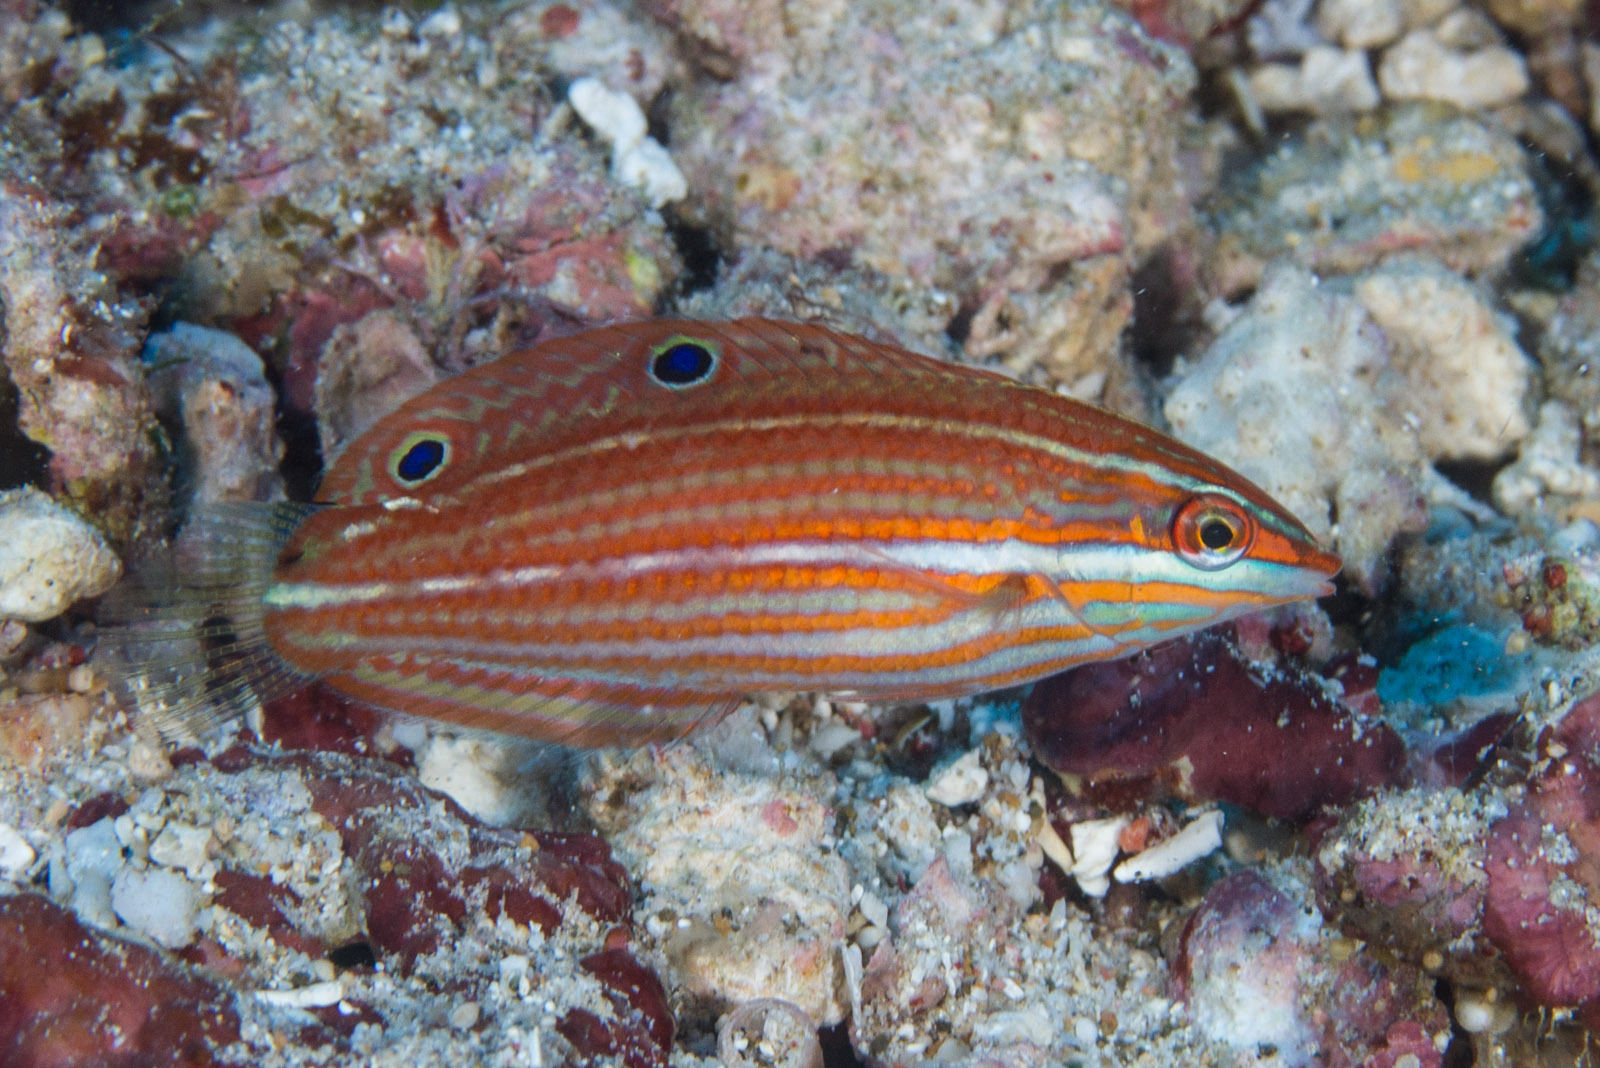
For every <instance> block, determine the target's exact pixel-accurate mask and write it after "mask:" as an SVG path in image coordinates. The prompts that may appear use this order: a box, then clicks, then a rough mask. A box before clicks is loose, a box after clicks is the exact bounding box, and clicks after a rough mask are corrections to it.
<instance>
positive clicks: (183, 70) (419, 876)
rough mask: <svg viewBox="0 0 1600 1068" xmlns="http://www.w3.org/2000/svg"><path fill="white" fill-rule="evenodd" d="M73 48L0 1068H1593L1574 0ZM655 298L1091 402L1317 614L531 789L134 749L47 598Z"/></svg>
mask: <svg viewBox="0 0 1600 1068" xmlns="http://www.w3.org/2000/svg"><path fill="white" fill-rule="evenodd" d="M102 6H103V5H91V4H81V3H78V4H67V3H62V4H56V3H50V2H46V0H0V1063H4V1064H7V1065H12V1064H15V1065H19V1066H27V1065H60V1064H69V1063H104V1064H109V1065H120V1064H127V1065H133V1064H153V1063H179V1064H196V1065H198V1064H214V1063H220V1064H228V1063H233V1064H252V1065H263V1066H268V1068H277V1066H282V1068H303V1066H310V1065H343V1064H355V1063H362V1064H365V1063H377V1064H391V1063H392V1064H480V1063H481V1064H486V1065H527V1064H545V1065H550V1064H562V1065H569V1064H570V1065H597V1066H598V1065H607V1066H609V1065H626V1066H629V1068H639V1066H649V1068H654V1066H657V1065H668V1064H670V1065H673V1066H675V1068H709V1066H710V1065H712V1064H717V1063H722V1064H726V1065H732V1064H741V1065H743V1064H761V1065H768V1066H774V1068H775V1066H778V1065H784V1066H789V1068H798V1066H799V1065H802V1064H804V1065H807V1066H808V1068H812V1066H814V1065H815V1064H816V1063H817V1058H818V1057H821V1058H822V1060H823V1061H824V1062H825V1063H826V1064H827V1065H828V1066H829V1068H845V1066H848V1065H850V1064H851V1063H855V1064H865V1065H869V1066H871V1068H888V1066H901V1065H904V1066H907V1068H910V1066H919V1068H920V1066H922V1065H928V1064H936V1065H946V1066H957V1068H960V1066H969V1068H979V1066H985V1068H987V1066H991V1065H993V1066H998V1065H1004V1066H1007V1068H1012V1066H1032V1065H1039V1066H1044V1065H1058V1064H1079V1065H1083V1066H1085V1068H1090V1066H1112V1065H1116V1066H1122V1065H1145V1064H1162V1065H1167V1064H1185V1065H1195V1066H1198V1068H1207V1066H1223V1065H1228V1066H1232V1065H1237V1064H1241V1063H1244V1064H1257V1065H1282V1066H1288V1065H1306V1066H1312V1065H1316V1066H1327V1068H1342V1066H1346V1065H1349V1066H1356V1065H1360V1066H1363V1068H1426V1066H1441V1068H1443V1066H1446V1065H1448V1066H1450V1068H1466V1066H1468V1065H1471V1066H1474V1068H1490V1066H1498V1065H1510V1064H1517V1065H1538V1066H1543V1065H1556V1064H1573V1063H1582V1059H1583V1058H1584V1057H1588V1058H1591V1059H1592V1057H1593V1056H1594V1046H1595V1045H1596V1044H1597V1043H1596V1040H1595V1038H1594V1035H1595V1033H1596V1031H1597V1030H1600V800H1597V798H1600V793H1597V791H1600V660H1597V658H1596V656H1595V653H1594V650H1595V647H1596V639H1597V637H1600V527H1597V524H1600V437H1597V435H1600V387H1597V386H1596V382H1597V381H1600V376H1597V375H1596V373H1595V371H1594V365H1595V360H1596V359H1597V358H1600V348H1597V346H1596V342H1595V340H1594V339H1595V337H1596V336H1597V334H1600V253H1597V252H1596V251H1595V249H1594V247H1593V246H1594V232H1595V231H1594V221H1593V218H1592V207H1591V206H1592V203H1593V202H1594V200H1595V198H1596V197H1597V196H1600V160H1597V159H1596V157H1595V155H1594V144H1595V139H1596V137H1597V136H1600V39H1597V37H1596V27H1595V26H1594V25H1593V23H1594V18H1593V17H1592V15H1593V13H1592V12H1589V13H1587V14H1586V13H1585V11H1586V8H1585V5H1583V4H1579V3H1576V2H1574V0H1265V2H1261V0H1255V2H1252V0H1199V2H1193V3H1189V2H1185V3H1174V2H1171V0H933V2H931V3H907V2H906V0H862V2H852V3H820V4H792V3H785V2H781V0H760V2H757V3H746V2H728V0H504V2H501V0H495V2H492V3H491V2H486V0H455V2H454V3H444V4H428V5H422V7H420V8H418V7H416V6H414V5H413V6H405V5H398V6H391V7H384V6H381V5H372V4H367V3H353V2H350V3H347V2H343V0H327V2H324V3H319V4H316V5H306V4H303V3H296V2H292V0H284V2H281V3H270V4H264V5H237V4H228V3H220V2H217V0H189V2H188V3H185V4H177V3H169V2H168V0H149V2H148V3H145V4H142V5H132V6H129V7H128V8H127V10H120V9H119V10H115V11H114V10H112V8H113V7H116V5H105V6H104V8H105V9H104V10H100V8H101V7H102ZM1591 6H1592V5H1591ZM652 314H686V315H693V316H704V317H723V316H734V315H742V314H767V315H774V316H777V317H780V318H795V319H818V320H822V321H826V322H828V323H831V324H833V325H836V326H840V327H842V328H844V329H847V330H852V331H856V332H860V333H864V334H867V335H868V336H871V337H874V338H879V339H885V340H898V341H901V342H904V343H906V344H908V345H910V346H911V347H914V348H918V349H920V350H923V351H927V352H930V353H934V354H938V355H944V356H947V357H951V358H959V359H966V360H970V361H984V362H987V363H988V364H990V365H991V366H995V367H998V368H999V369H1002V370H1004V371H1006V372H1008V373H1011V374H1016V375H1020V376H1024V377H1026V378H1028V379H1029V380H1030V381H1033V382H1035V383H1038V384H1043V385H1048V386H1050V387H1052V388H1056V389H1060V390H1063V391H1066V392H1069V393H1072V394H1073V395H1075V396H1079V397H1084V398H1087V399H1092V400H1098V401H1100V402H1102V403H1104V404H1106V405H1108V406H1110V407H1112V408H1114V409H1117V410H1119V411H1122V412H1125V413H1128V414H1131V415H1134V416H1136V417H1138V418H1141V419H1143V420H1145V421H1147V422H1151V423H1154V424H1156V425H1158V426H1161V427H1162V428H1163V429H1167V430H1170V431H1171V432H1173V433H1174V434H1175V435H1176V436H1178V437H1180V438H1182V439H1183V440H1184V441H1186V442H1188V443H1189V444H1191V445H1194V446H1196V447H1198V448H1200V449H1202V450H1203V451H1205V452H1207V453H1209V454H1211V455H1214V456H1216V457H1217V458H1218V459H1220V460H1222V461H1223V462H1225V463H1228V464H1229V465H1231V466H1233V467H1235V468H1236V469H1238V470H1239V471H1241V472H1242V473H1244V474H1245V475H1246V476H1247V477H1249V478H1250V479H1252V480H1253V481H1255V482H1256V483H1258V484H1259V485H1261V486H1262V487H1263V488H1264V489H1265V490H1266V491H1267V492H1269V493H1270V494H1271V495H1272V496H1273V497H1274V498H1276V499H1278V500H1280V501H1282V502H1284V503H1285V505H1286V506H1288V507H1289V508H1290V509H1291V510H1292V511H1293V512H1295V514H1296V515H1297V516H1298V517H1299V518H1300V519H1301V520H1302V521H1303V522H1304V523H1305V524H1306V525H1307V526H1308V528H1309V529H1311V530H1312V532H1313V533H1314V534H1315V535H1316V536H1317V537H1319V538H1321V539H1323V541H1324V542H1325V543H1326V544H1328V545H1329V546H1330V547H1333V548H1336V549H1337V550H1338V551H1339V552H1340V553H1341V555H1342V556H1343V558H1344V560H1345V565H1346V568H1345V572H1344V579H1343V582H1342V587H1341V590H1340V594H1339V596H1337V597H1336V598H1334V599H1333V600H1332V601H1327V602H1324V603H1323V606H1322V607H1318V606H1314V605H1302V606H1299V607H1296V608H1293V609H1289V610H1285V611H1281V612H1278V613H1275V614H1273V615H1271V616H1268V617H1256V618H1246V619H1242V620H1239V621H1237V622H1236V623H1235V624H1233V625H1232V628H1231V629H1230V630H1227V631H1224V632H1220V633H1206V634H1201V635H1197V636H1194V637H1192V638H1189V639H1185V640H1183V641H1180V642H1178V643H1174V644H1171V645H1166V646H1159V647H1156V648H1154V649H1151V650H1149V651H1148V652H1146V653H1144V654H1142V655H1140V656H1137V657H1135V658H1132V659H1129V660H1125V661H1120V662H1114V663H1107V664H1099V665H1091V666H1088V667H1085V668H1081V669H1079V670H1077V671H1075V672H1073V673H1071V674H1069V675H1066V676H1063V677H1060V678H1057V679H1053V680H1048V681H1046V682H1043V683H1041V684H1040V685H1038V686H1037V687H1036V688H1035V689H1034V690H1033V691H1032V692H1031V693H1030V694H1026V695H1017V694H1003V695H997V696H994V697H987V698H980V699H975V700H966V699H964V700H959V701H947V702H937V703H935V704H933V705H931V706H920V705H918V706H887V707H873V706H865V705H859V704H855V703H852V702H848V701H841V700H835V699H830V698H828V697H826V696H818V697H806V698H796V699H794V700H786V699H779V698H774V699H771V700H768V701H765V702H762V703H760V704H750V705H747V706H746V707H744V708H743V709H741V710H740V711H739V712H737V713H735V714H734V715H733V716H731V717H729V718H728V719H727V720H725V721H724V722H723V723H721V724H720V725H718V726H716V727H715V728H712V729H710V730H708V731H706V732H705V733H703V734H702V735H699V736H697V737H695V738H694V739H691V740H690V741H688V742H686V743H683V744H681V745H679V746H676V747H672V748H669V749H666V750H661V751H656V750H648V751H642V752H636V753H632V754H614V753H602V754H597V755H592V756H589V757H587V758H584V759H582V760H573V759H569V758H567V757H564V756H562V755H560V754H552V753H550V752H547V751H541V750H538V749H535V748H533V747H529V746H527V745H523V744H520V743H514V742H509V741H505V740H500V739H494V738H484V737H477V736H472V735H466V734H458V733H452V732H450V731H448V730H445V729H443V728H440V727H437V726H432V725H427V724H420V723H415V722H407V721H402V720H391V719H388V718H386V717H384V716H383V715H380V714H379V713H377V712H375V711H373V710H372V709H369V708H367V707H365V706H359V705H355V704H351V703H350V702H347V701H345V700H343V699H341V698H338V697H336V696H334V695H332V694H331V693H330V692H329V691H326V690H324V689H321V688H319V687H312V688H310V689H307V690H304V691H302V692H300V693H298V694H295V695H292V696H290V697H287V698H283V699H281V700H278V701H276V702H273V703H272V704H270V705H269V706H268V707H266V708H265V709H263V710H261V712H260V714H259V715H258V716H255V717H253V718H252V719H251V720H250V722H248V723H246V724H243V725H230V726H227V727H224V728H219V729H217V730H214V731H211V732H208V733H206V734H205V735H203V736H200V737H195V738H192V739H188V740H186V741H185V743H184V744H183V745H181V746H178V747H171V746H165V745H163V744H162V743H161V742H160V740H159V739H158V738H157V737H156V736H155V734H154V733H153V732H152V731H151V729H150V727H149V725H148V724H147V723H145V722H143V721H142V720H140V719H139V718H138V717H137V716H136V715H134V714H132V712H131V710H129V709H125V708H120V707H117V705H116V704H115V702H114V701H113V699H112V698H111V695H110V692H109V690H108V686H107V683H108V681H109V678H110V676H111V675H112V674H113V673H114V672H115V670H116V669H115V664H114V663H113V662H112V659H111V657H110V656H109V655H108V653H107V652H106V651H105V650H104V649H101V650H98V651H97V650H95V648H94V634H93V631H92V629H91V628H90V626H89V622H88V621H89V620H91V619H93V618H94V616H93V613H94V611H95V606H94V601H93V599H94V598H96V597H99V596H100V595H102V594H103V593H104V592H105V591H106V589H107V588H108V587H109V586H110V585H111V584H112V583H113V582H115V581H116V580H117V577H118V574H119V572H120V571H121V570H122V567H123V565H126V566H128V567H131V568H134V569H137V568H138V567H139V566H140V565H141V562H142V561H143V560H144V558H145V557H146V556H148V555H150V547H151V546H152V545H153V544H154V543H156V542H157V541H159V539H160V536H161V535H163V534H166V533H170V532H172V531H173V530H174V528H175V527H176V526H177V525H178V521H179V520H180V519H181V518H182V515H183V513H184V511H185V510H186V509H188V508H190V507H192V506H195V505H198V506H201V507H206V506H210V505H215V504H221V503H225V502H229V501H240V500H256V499H275V498H279V497H281V496H283V495H284V494H286V493H287V494H290V495H301V496H303V495H305V494H307V493H309V492H310V491H311V489H312V487H313V485H314V482H315V478H316V474H317V471H318V468H319V466H320V465H321V464H322V463H323V462H324V461H326V460H327V459H330V458H332V457H333V456H335V455H337V453H338V451H339V450H340V449H341V448H342V447H343V446H344V445H345V444H347V443H348V442H350V441H351V440H352V439H354V438H355V437H356V436H357V435H359V434H360V433H361V432H362V430H363V429H364V428H365V427H367V426H369V425H370V424H371V423H372V421H373V420H374V419H376V418H378V417H379V416H381V415H383V414H384V413H386V412H387V411H389V410H390V409H392V408H393V407H394V406H396V405H397V404H399V403H401V402H402V401H403V400H404V399H406V398H408V397H410V396H412V395H414V394H416V393H418V392H420V391H421V390H423V389H426V388H428V387H429V386H431V385H432V384H434V383H436V382H438V381H440V380H442V379H444V378H446V377H447V376H449V375H451V374H453V373H456V372H459V371H460V370H462V369H464V368H467V367H470V366H473V365H476V364H478V363H481V362H483V361H485V360H487V359H490V358H492V357H493V356H495V355H497V354H499V353H501V352H504V351H506V350H508V349H511V348H515V347H517V346H521V345H524V344H526V343H528V342H531V341H534V340H537V339H539V338H544V337H550V336H556V335H560V334H563V333H566V332H570V331H573V330H576V329H580V328H582V327H585V326H588V325H592V324H596V323H602V322H608V321H612V320H616V319H627V318H638V317H642V316H648V315H652ZM119 557H120V561H119ZM1019 705H1020V723H1019V720H1018V706H1019ZM719 1020H720V1021H721V1022H720V1024H719ZM847 1047H848V1048H847ZM819 1048H820V1049H821V1050H822V1051H824V1052H821V1053H819V1052H818V1051H819Z"/></svg>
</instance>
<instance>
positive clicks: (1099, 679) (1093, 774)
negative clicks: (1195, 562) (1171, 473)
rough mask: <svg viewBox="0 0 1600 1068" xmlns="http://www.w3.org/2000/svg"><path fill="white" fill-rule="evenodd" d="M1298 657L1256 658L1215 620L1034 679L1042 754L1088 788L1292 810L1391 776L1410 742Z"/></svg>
mask: <svg viewBox="0 0 1600 1068" xmlns="http://www.w3.org/2000/svg"><path fill="white" fill-rule="evenodd" d="M1337 692H1338V691H1337V689H1336V688H1335V687H1332V686H1330V685H1329V681H1328V680H1326V679H1324V678H1322V677H1320V676H1318V675H1315V674H1313V673H1311V672H1310V671H1308V670H1306V669H1303V668H1296V667H1292V666H1270V665H1260V664H1253V663H1251V662H1250V661H1248V660H1246V659H1245V657H1244V655H1243V654H1242V653H1241V652H1240V651H1239V648H1238V646H1237V645H1235V644H1234V643H1232V642H1230V641H1229V640H1227V639H1226V638H1224V637H1222V636H1220V635H1219V634H1217V633H1216V632H1207V633H1203V634H1198V635H1196V636H1194V637H1193V638H1186V639H1183V640H1180V641H1177V642H1172V643H1169V644H1167V645H1162V646H1157V647H1156V648H1154V649H1152V650H1150V651H1149V652H1147V653H1142V654H1140V655H1139V656H1136V657H1132V658H1130V659H1127V660H1118V661H1113V662H1111V663H1105V664H1092V665H1089V666H1086V667H1082V668H1078V669H1077V670H1075V671H1070V672H1067V673H1066V674H1063V675H1058V676H1056V677H1055V678H1052V679H1047V680H1045V681H1044V682H1042V683H1040V684H1039V685H1038V686H1037V687H1036V688H1035V689H1034V692H1033V694H1032V696H1031V697H1030V698H1029V699H1028V702H1027V704H1026V705H1025V707H1024V711H1023V720H1024V723H1025V725H1026V728H1027V731H1028V736H1029V740H1030V741H1032V742H1033V745H1034V749H1035V751H1036V753H1037V754H1038V757H1039V759H1040V760H1041V761H1043V762H1044V763H1045V764H1048V765H1049V766H1050V767H1052V768H1054V769H1055V770H1056V771H1057V772H1059V773H1061V774H1062V775H1063V776H1066V777H1069V778H1070V780H1071V783H1072V785H1074V786H1076V787H1077V789H1079V790H1080V791H1082V792H1083V793H1085V794H1086V795H1087V796H1090V797H1098V798H1103V799H1107V800H1110V799H1114V798H1123V799H1138V798H1148V797H1163V796H1176V797H1179V798H1182V799H1184V800H1190V801H1200V800H1213V801H1225V802H1228V803H1230V804H1236V805H1241V806H1243V807H1245V808H1248V809H1250V810H1251V811H1253V812H1257V813H1260V814H1261V815H1264V816H1273V817H1276V818H1279V819H1300V818H1303V817H1306V816H1309V815H1310V814H1311V813H1313V812H1315V811H1316V810H1317V809H1318V808H1320V807H1322V806H1324V805H1339V804H1343V803H1345V802H1348V801H1350V800H1352V799H1353V798H1355V797H1358V796H1360V795H1361V794H1362V793H1365V792H1368V791H1371V790H1373V789H1376V788H1377V787H1380V786H1385V785H1391V784H1393V783H1396V782H1398V781H1399V779H1400V775H1401V772H1402V769H1403V767H1404V763H1405V746H1404V744H1403V743H1402V742H1401V740H1400V738H1399V736H1398V735H1396V734H1395V732H1394V731H1393V730H1392V729H1391V728H1390V727H1388V726H1387V725H1386V724H1384V723H1382V722H1378V721H1373V720H1369V719H1368V718H1366V717H1364V716H1362V715H1360V714H1358V713H1357V712H1355V711H1354V710H1353V709H1351V708H1350V707H1349V706H1348V705H1347V704H1346V703H1345V702H1344V701H1343V699H1342V698H1341V697H1339V696H1336V694H1337Z"/></svg>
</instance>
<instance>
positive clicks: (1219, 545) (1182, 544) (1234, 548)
mask: <svg viewBox="0 0 1600 1068" xmlns="http://www.w3.org/2000/svg"><path fill="white" fill-rule="evenodd" d="M1254 540H1255V523H1254V522H1253V521H1252V520H1251V518H1250V516H1249V514H1248V513H1246V512H1245V510H1244V509H1243V508H1241V507H1240V506H1239V505H1238V504H1237V503H1235V502H1234V501H1232V500H1230V499H1229V498H1227V497H1223V496H1220V495H1217V494H1211V493H1202V494H1200V495H1199V496H1197V497H1191V498H1189V499H1188V500H1187V501H1185V502H1184V503H1183V506H1182V507H1181V508H1179V509H1178V514H1177V515H1176V516H1174V517H1173V520H1172V544H1173V546H1174V547H1175V548H1176V549H1177V550H1178V555H1179V556H1181V557H1183V558H1184V560H1186V561H1188V562H1189V563H1190V564H1193V565H1194V566H1195V567H1198V568H1202V569H1203V570H1206V571H1215V570H1217V569H1218V568H1223V567H1227V566H1228V565H1229V564H1231V563H1233V562H1234V561H1235V560H1237V559H1239V557H1241V556H1243V555H1244V554H1245V552H1246V551H1247V550H1248V549H1249V548H1250V543H1251V542H1252V541H1254Z"/></svg>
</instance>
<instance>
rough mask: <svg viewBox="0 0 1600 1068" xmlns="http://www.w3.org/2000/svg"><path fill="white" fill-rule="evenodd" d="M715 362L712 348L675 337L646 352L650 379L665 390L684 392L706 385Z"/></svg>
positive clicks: (717, 358)
mask: <svg viewBox="0 0 1600 1068" xmlns="http://www.w3.org/2000/svg"><path fill="white" fill-rule="evenodd" d="M718 360H719V353H718V351H717V347H716V346H715V345H714V344H711V343H710V342H707V341H702V340H701V339H699V338H693V337H687V336H685V335H682V334H679V335H676V336H674V337H670V338H668V339H667V340H666V341H664V342H662V343H661V344H659V345H657V346H655V347H654V348H653V349H651V350H650V377H651V378H652V379H654V380H655V381H656V382H658V383H660V384H661V385H663V386H666V387H667V388H668V389H686V388H688V387H689V386H698V385H699V384H700V383H702V382H706V381H709V380H710V379H711V376H712V375H713V374H714V373H715V372H716V370H717V363H718Z"/></svg>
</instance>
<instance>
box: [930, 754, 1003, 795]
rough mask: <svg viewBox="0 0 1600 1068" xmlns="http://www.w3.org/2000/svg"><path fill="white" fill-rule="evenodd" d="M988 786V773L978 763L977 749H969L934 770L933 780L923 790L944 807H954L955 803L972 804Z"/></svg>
mask: <svg viewBox="0 0 1600 1068" xmlns="http://www.w3.org/2000/svg"><path fill="white" fill-rule="evenodd" d="M988 786H989V773H988V772H987V771H985V770H984V769H983V766H982V765H981V764H979V763H978V751H977V750H976V749H969V750H968V751H967V752H965V753H963V754H962V755H961V756H960V757H959V758H957V759H956V760H955V761H954V762H953V763H950V764H947V765H945V767H944V768H942V769H941V770H939V771H937V772H935V773H934V775H933V780H932V781H931V782H929V783H928V786H927V789H926V790H924V791H923V792H924V793H926V794H927V795H928V799H929V800H930V801H935V802H938V803H939V804H941V805H944V806H945V807H946V808H955V807H956V806H957V805H970V804H972V802H974V801H976V800H977V799H978V798H980V797H982V796H983V791H984V790H985V789H987V788H988Z"/></svg>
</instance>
